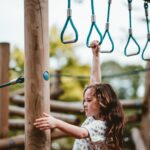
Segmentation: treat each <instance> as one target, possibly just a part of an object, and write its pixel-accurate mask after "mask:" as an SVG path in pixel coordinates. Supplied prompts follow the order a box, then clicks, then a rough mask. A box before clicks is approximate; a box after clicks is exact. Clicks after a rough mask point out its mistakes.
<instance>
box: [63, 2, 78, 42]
mask: <svg viewBox="0 0 150 150" xmlns="http://www.w3.org/2000/svg"><path fill="white" fill-rule="evenodd" d="M71 13H72V10H71V1H70V0H68V9H67V16H68V17H67V20H66V22H65V25H64V27H63V30H62V32H61V42H62V43H64V44H69V43H75V42H76V41H78V31H77V29H76V27H75V25H74V23H73V21H72V17H71V16H72V14H71ZM69 22H70V24H71V26H72V28H73V30H74V33H75V38H74V39H73V40H68V41H65V40H64V33H65V31H66V28H67V25H68V23H69Z"/></svg>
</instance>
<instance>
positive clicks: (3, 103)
mask: <svg viewBox="0 0 150 150" xmlns="http://www.w3.org/2000/svg"><path fill="white" fill-rule="evenodd" d="M9 56H10V46H9V43H0V84H4V83H6V82H8V81H9ZM8 105H9V89H8V87H5V88H1V89H0V138H4V137H7V136H8V117H9V111H8Z"/></svg>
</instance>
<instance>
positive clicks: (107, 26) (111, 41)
mask: <svg viewBox="0 0 150 150" xmlns="http://www.w3.org/2000/svg"><path fill="white" fill-rule="evenodd" d="M110 5H111V0H108V12H107V23H106V30H105V32H104V35H103V37H102V42H103V41H104V39H105V36H106V34H108V38H109V40H110V43H111V50H109V51H105V50H101V51H100V52H101V53H111V52H113V50H114V42H113V40H112V37H111V35H110V32H109V18H110Z"/></svg>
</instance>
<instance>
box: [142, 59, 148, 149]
mask: <svg viewBox="0 0 150 150" xmlns="http://www.w3.org/2000/svg"><path fill="white" fill-rule="evenodd" d="M146 68H150V61H149V62H148V63H147V66H146ZM149 127H150V71H147V72H146V78H145V94H144V102H143V116H142V122H141V133H142V136H143V139H144V142H145V145H146V148H147V149H150V132H149Z"/></svg>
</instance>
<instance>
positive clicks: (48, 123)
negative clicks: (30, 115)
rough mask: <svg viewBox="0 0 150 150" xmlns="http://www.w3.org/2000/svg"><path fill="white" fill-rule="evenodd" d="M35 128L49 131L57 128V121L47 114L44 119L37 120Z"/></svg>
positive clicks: (44, 114)
mask: <svg viewBox="0 0 150 150" xmlns="http://www.w3.org/2000/svg"><path fill="white" fill-rule="evenodd" d="M34 126H35V127H36V128H38V129H40V130H48V129H53V128H56V127H57V119H56V118H54V117H52V116H50V115H49V114H47V113H43V117H42V118H38V119H36V120H35V123H34Z"/></svg>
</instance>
